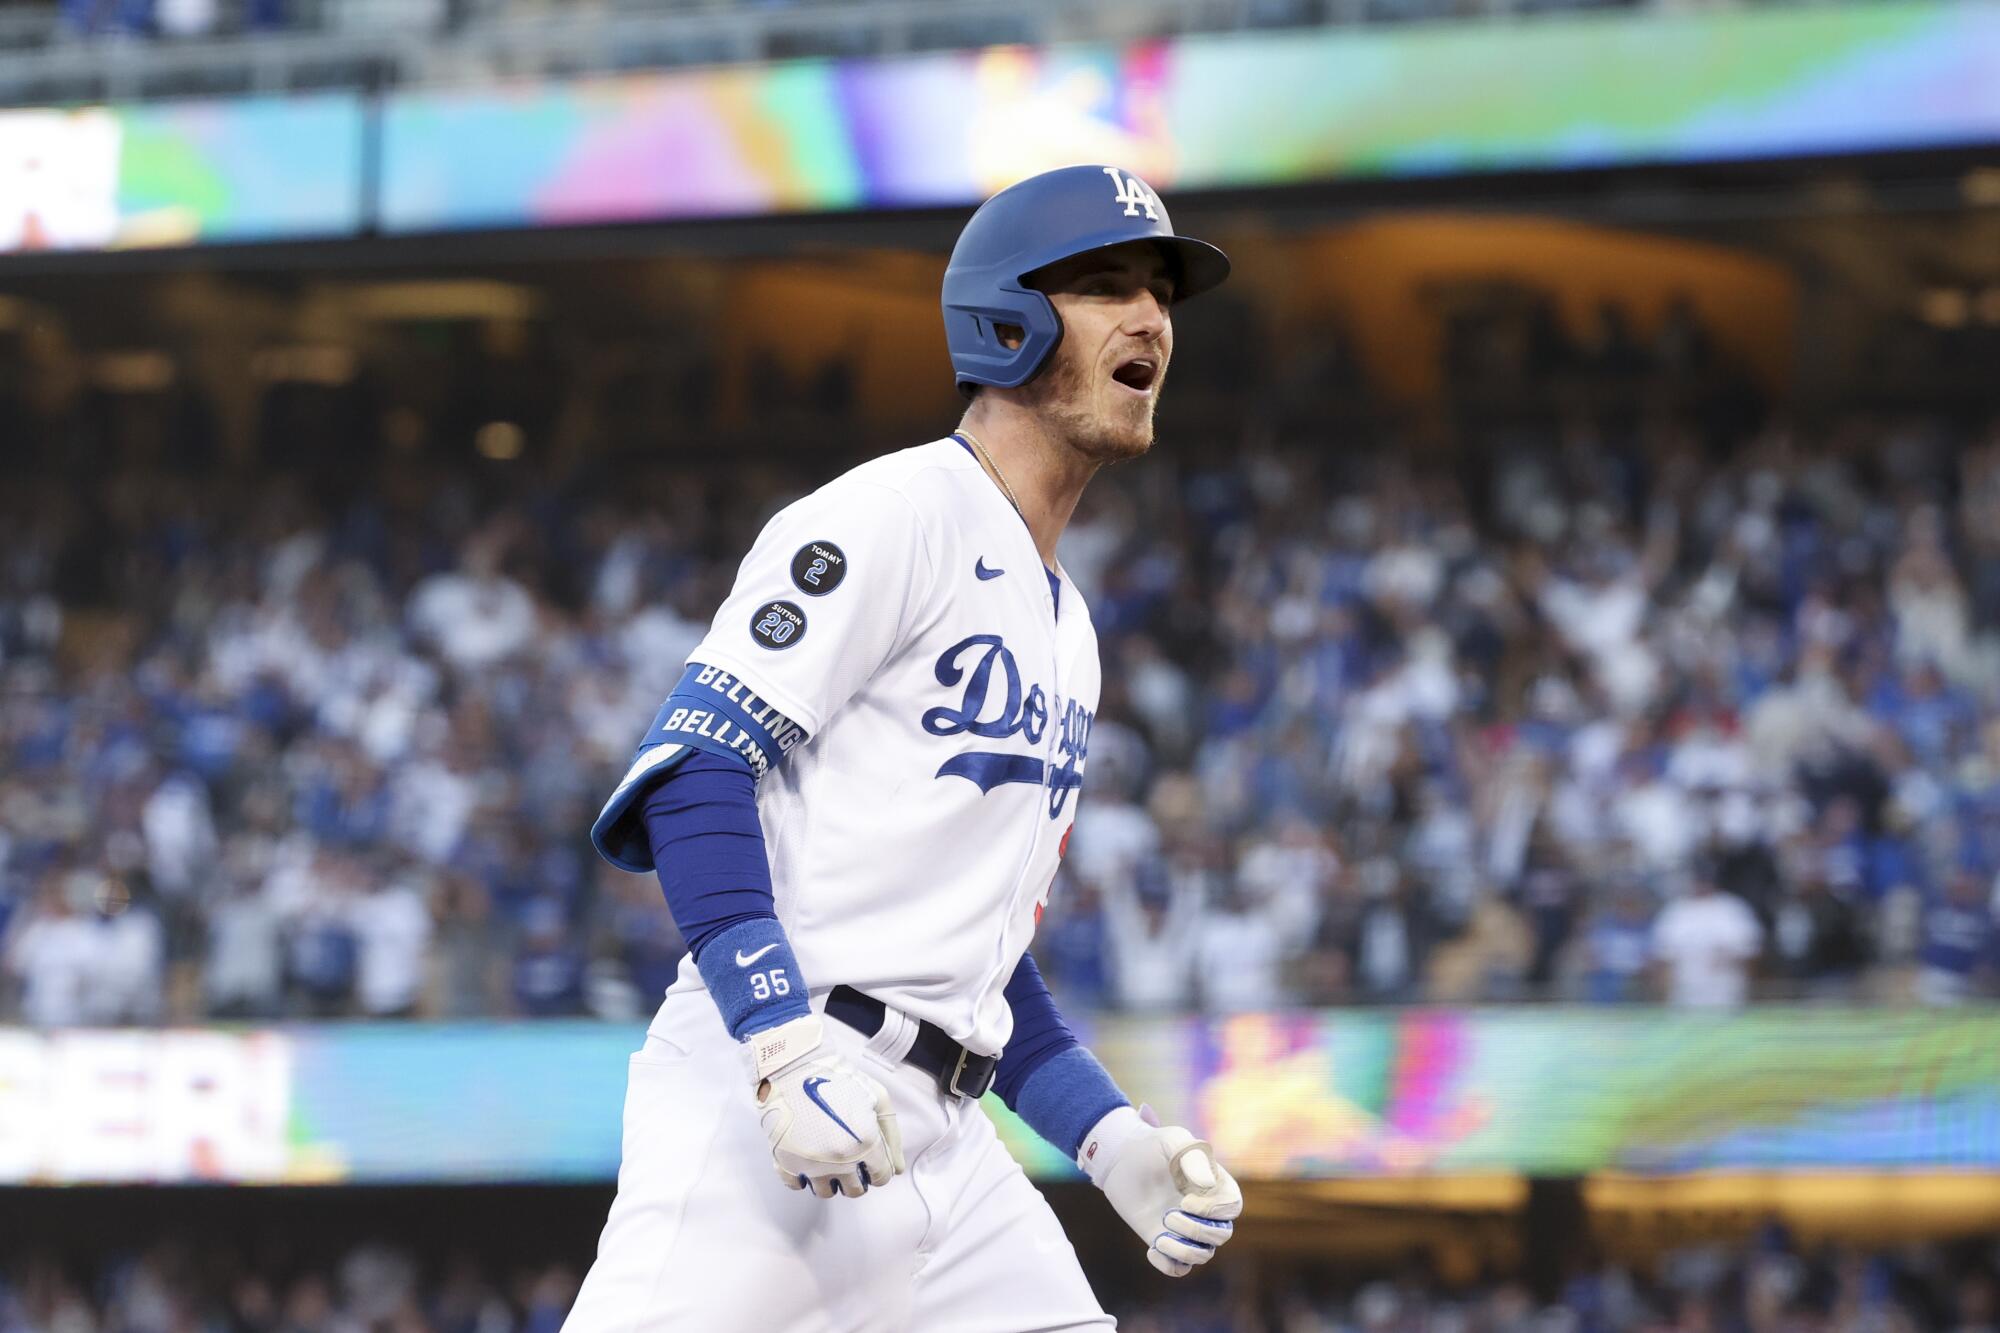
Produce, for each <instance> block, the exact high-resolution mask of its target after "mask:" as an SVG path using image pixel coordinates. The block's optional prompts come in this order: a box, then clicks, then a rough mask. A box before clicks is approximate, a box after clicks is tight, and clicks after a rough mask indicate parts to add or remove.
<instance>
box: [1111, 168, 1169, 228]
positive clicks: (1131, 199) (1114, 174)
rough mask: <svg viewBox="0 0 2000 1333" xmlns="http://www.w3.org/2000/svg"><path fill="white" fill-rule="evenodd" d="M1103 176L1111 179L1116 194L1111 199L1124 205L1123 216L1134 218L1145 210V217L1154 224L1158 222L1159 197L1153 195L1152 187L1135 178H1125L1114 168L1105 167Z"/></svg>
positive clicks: (1125, 176)
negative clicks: (1140, 211)
mask: <svg viewBox="0 0 2000 1333" xmlns="http://www.w3.org/2000/svg"><path fill="white" fill-rule="evenodd" d="M1104 174H1105V175H1107V176H1109V177H1110V178H1111V184H1112V185H1113V186H1114V187H1115V189H1116V193H1114V194H1113V196H1112V198H1114V199H1116V200H1117V201H1118V202H1119V203H1121V204H1123V205H1125V216H1126V217H1128V218H1136V217H1138V216H1139V210H1140V209H1142V208H1143V209H1145V210H1146V216H1147V217H1148V218H1149V219H1151V220H1152V221H1154V222H1158V221H1159V220H1160V196H1158V195H1157V194H1154V193H1153V187H1152V186H1150V185H1148V184H1146V182H1144V181H1142V180H1140V179H1139V178H1138V177H1137V176H1127V175H1126V174H1125V173H1124V172H1122V171H1120V170H1119V169H1118V168H1116V167H1106V168H1105V169H1104Z"/></svg>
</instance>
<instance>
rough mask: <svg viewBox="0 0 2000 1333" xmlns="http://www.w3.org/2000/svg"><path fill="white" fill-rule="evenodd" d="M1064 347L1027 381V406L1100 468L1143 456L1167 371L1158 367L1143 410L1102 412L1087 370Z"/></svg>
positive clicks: (1151, 441)
mask: <svg viewBox="0 0 2000 1333" xmlns="http://www.w3.org/2000/svg"><path fill="white" fill-rule="evenodd" d="M1068 350H1069V349H1068V348H1067V347H1063V346H1058V347H1057V349H1056V355H1055V358H1054V360H1053V362H1052V363H1051V364H1050V365H1049V367H1048V368H1047V369H1046V370H1044V371H1043V372H1042V373H1041V374H1039V375H1037V376H1035V378H1034V379H1032V380H1030V381H1028V383H1027V385H1026V386H1025V387H1026V388H1027V389H1028V391H1029V400H1028V401H1029V404H1030V405H1031V406H1032V407H1033V408H1034V409H1035V411H1036V413H1037V414H1039V415H1040V417H1041V418H1042V420H1043V421H1044V422H1045V423H1046V424H1047V426H1048V428H1049V431H1050V433H1051V434H1053V435H1055V436H1056V437H1057V438H1058V439H1060V440H1062V441H1063V442H1064V443H1065V444H1067V445H1068V446H1069V447H1070V448H1071V449H1074V450H1075V451H1076V452H1077V453H1078V454H1080V455H1082V456H1083V457H1084V458H1086V459H1088V460H1089V461H1090V462H1092V463H1095V464H1097V465H1099V466H1100V467H1101V466H1103V465H1104V464H1106V463H1122V462H1125V461H1126V460H1128V459H1133V458H1140V457H1143V456H1144V455H1145V453H1146V451H1147V450H1149V449H1151V448H1152V447H1153V408H1154V405H1155V404H1157V403H1158V402H1159V398H1160V388H1161V386H1162V385H1163V384H1164V383H1165V378H1166V371H1165V370H1164V369H1162V370H1161V371H1160V376H1159V378H1158V379H1157V380H1155V382H1154V385H1153V392H1152V393H1151V394H1150V395H1149V396H1148V397H1147V399H1146V401H1145V405H1144V407H1143V409H1142V408H1140V407H1138V406H1136V405H1135V406H1133V407H1131V408H1128V409H1125V410H1124V411H1118V412H1114V413H1103V412H1099V411H1097V410H1096V408H1095V404H1094V402H1093V395H1092V392H1091V390H1092V384H1091V376H1090V374H1089V372H1088V370H1087V369H1086V368H1085V367H1083V366H1082V365H1080V364H1078V362H1077V360H1076V359H1075V358H1073V357H1071V356H1069V355H1067V353H1068Z"/></svg>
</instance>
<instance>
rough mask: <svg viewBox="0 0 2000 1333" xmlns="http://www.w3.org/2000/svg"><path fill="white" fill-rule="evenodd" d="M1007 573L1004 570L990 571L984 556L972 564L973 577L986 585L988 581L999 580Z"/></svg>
mask: <svg viewBox="0 0 2000 1333" xmlns="http://www.w3.org/2000/svg"><path fill="white" fill-rule="evenodd" d="M1006 572H1007V571H1006V570H1004V569H988V568H987V567H986V557H985V556H983V555H982V556H980V557H979V558H978V559H977V560H975V561H973V562H972V573H973V577H975V578H977V579H978V580H979V581H980V582H981V583H984V582H985V581H986V580H987V579H997V578H999V577H1000V576H1001V575H1002V574H1005V573H1006Z"/></svg>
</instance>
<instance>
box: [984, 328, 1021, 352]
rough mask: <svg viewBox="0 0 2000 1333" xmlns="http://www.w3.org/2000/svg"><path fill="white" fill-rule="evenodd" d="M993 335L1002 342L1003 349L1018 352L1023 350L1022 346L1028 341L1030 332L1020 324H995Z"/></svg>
mask: <svg viewBox="0 0 2000 1333" xmlns="http://www.w3.org/2000/svg"><path fill="white" fill-rule="evenodd" d="M993 335H994V336H995V337H997V338H998V339H999V340H1000V345H1001V346H1002V347H1005V348H1006V349H1007V350H1008V351H1010V352H1018V351H1020V350H1021V344H1022V343H1023V342H1026V341H1027V338H1028V331H1027V330H1026V329H1024V328H1022V327H1021V326H1020V325H1019V324H995V325H994V326H993Z"/></svg>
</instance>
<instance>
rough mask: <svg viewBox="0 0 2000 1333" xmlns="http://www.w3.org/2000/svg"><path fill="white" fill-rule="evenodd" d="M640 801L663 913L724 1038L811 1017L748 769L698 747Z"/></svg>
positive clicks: (732, 758)
mask: <svg viewBox="0 0 2000 1333" xmlns="http://www.w3.org/2000/svg"><path fill="white" fill-rule="evenodd" d="M640 804H641V808H642V810H643V813H644V818H645V827H646V838H647V842H648V843H649V844H650V846H651V851H652V856H653V866H654V868H655V870H656V872H657V873H658V875H659V877H660V888H661V890H662V891H663V892H664V893H665V894H666V898H667V910H668V911H670V912H672V913H673V917H674V924H675V925H676V926H678V927H679V928H680V932H681V938H682V939H685V940H686V941H687V943H688V950H689V952H691V953H692V954H693V955H694V961H695V966H696V967H697V968H699V969H700V970H701V975H702V980H703V981H705V982H706V983H707V984H708V993H709V995H710V996H711V997H713V999H714V1000H715V1006H716V1008H717V1009H719V1010H721V1011H722V1020H723V1022H724V1024H726V1025H727V1026H728V1028H729V1034H730V1035H731V1036H733V1037H736V1038H737V1039H739V1040H741V1039H742V1038H743V1037H746V1036H748V1035H749V1034H751V1033H753V1032H762V1031H764V1030H765V1029H766V1028H772V1027H776V1026H777V1025H778V1024H780V1023H784V1022H789V1021H790V1020H791V1019H794V1018H803V1017H805V1016H806V1015H807V1014H809V1013H811V1012H812V1009H811V1006H810V1005H808V1004H807V995H808V991H807V988H806V981H805V978H804V977H802V976H801V975H800V974H799V966H798V960H797V959H796V958H795V957H793V956H792V946H791V943H790V941H788V940H787V939H786V938H785V930H784V927H783V926H781V925H779V924H778V914H777V904H776V902H775V900H774V899H773V898H772V896H771V865H770V861H769V859H768V858H767V857H766V855H765V852H764V829H763V826H762V825H761V824H759V823H758V821H757V797H756V790H755V779H754V778H753V777H752V776H751V771H750V765H749V764H748V763H747V762H746V761H744V760H743V759H741V758H739V757H737V756H735V755H718V754H712V753H709V752H707V751H696V752H695V753H693V754H691V755H689V756H688V757H687V758H686V759H684V760H682V762H681V763H679V764H678V765H676V766H675V767H674V768H673V769H672V771H671V772H669V773H668V774H667V776H666V777H664V778H662V779H661V780H660V781H659V782H658V783H657V785H655V786H653V787H652V788H650V789H649V790H647V791H646V792H645V794H644V795H643V797H642V798H641V802H640Z"/></svg>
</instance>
